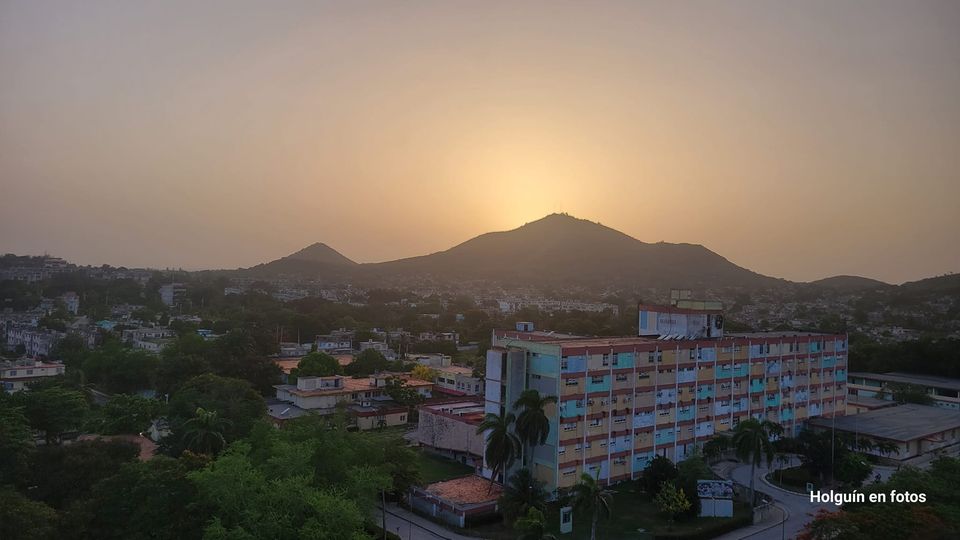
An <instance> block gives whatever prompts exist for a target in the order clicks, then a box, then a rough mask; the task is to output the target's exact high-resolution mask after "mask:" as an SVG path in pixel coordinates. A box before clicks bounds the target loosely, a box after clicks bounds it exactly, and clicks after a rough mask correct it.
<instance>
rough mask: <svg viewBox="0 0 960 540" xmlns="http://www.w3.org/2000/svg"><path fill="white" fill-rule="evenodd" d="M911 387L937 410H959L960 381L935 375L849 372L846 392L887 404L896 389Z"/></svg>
mask: <svg viewBox="0 0 960 540" xmlns="http://www.w3.org/2000/svg"><path fill="white" fill-rule="evenodd" d="M902 386H914V387H917V388H920V389H922V390H923V392H925V393H926V394H927V395H929V396H930V399H931V400H932V401H933V404H934V405H935V406H937V407H941V408H944V409H950V410H954V411H960V379H950V378H947V377H937V376H935V375H915V374H913V373H898V372H890V373H866V372H863V371H856V372H853V373H850V381H849V384H848V386H847V391H848V392H849V393H850V395H851V398H852V397H853V396H856V397H857V398H859V399H862V398H877V399H883V400H887V401H892V400H893V399H894V397H895V396H894V395H893V394H894V393H895V391H896V390H897V389H898V387H902Z"/></svg>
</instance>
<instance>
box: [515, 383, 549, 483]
mask: <svg viewBox="0 0 960 540" xmlns="http://www.w3.org/2000/svg"><path fill="white" fill-rule="evenodd" d="M556 402H557V397H556V396H541V395H540V392H538V391H536V390H533V389H530V390H524V391H523V392H522V393H521V394H520V397H519V398H517V400H516V402H514V404H513V408H514V409H517V410H519V411H520V414H519V415H518V416H517V424H516V432H517V437H518V438H519V439H520V443H521V445H522V446H521V456H520V457H521V460H520V461H521V464H523V465H526V463H524V462H525V461H526V459H525V458H526V454H525V451H524V449H525V448H526V447H528V446H529V447H533V446H535V445H538V444H543V443H545V442H547V437H548V436H549V435H550V419H549V418H547V414H546V411H545V410H544V409H545V408H546V407H547V405H550V404H552V403H556Z"/></svg>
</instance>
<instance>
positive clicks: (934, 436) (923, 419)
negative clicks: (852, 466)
mask: <svg viewBox="0 0 960 540" xmlns="http://www.w3.org/2000/svg"><path fill="white" fill-rule="evenodd" d="M809 424H810V427H812V428H813V429H815V430H821V431H823V430H836V431H839V432H843V433H847V434H849V435H850V436H851V437H869V438H870V439H873V440H876V441H888V442H892V443H894V444H896V445H897V450H898V451H897V452H895V453H892V454H890V453H887V454H883V453H881V452H878V451H876V450H869V451H867V453H871V454H874V455H878V456H883V457H887V458H890V459H894V460H897V461H907V460H910V459H914V458H917V457H919V456H922V455H924V454H930V453H933V452H937V451H946V452H951V451H952V453H954V454H956V453H957V452H958V451H960V414H957V413H956V412H954V411H950V410H944V409H943V408H941V407H931V406H928V405H916V404H912V403H908V404H905V405H898V406H896V407H887V408H882V409H877V410H873V411H868V412H864V413H860V414H855V415H851V416H836V417H835V418H813V419H811V420H810V421H809Z"/></svg>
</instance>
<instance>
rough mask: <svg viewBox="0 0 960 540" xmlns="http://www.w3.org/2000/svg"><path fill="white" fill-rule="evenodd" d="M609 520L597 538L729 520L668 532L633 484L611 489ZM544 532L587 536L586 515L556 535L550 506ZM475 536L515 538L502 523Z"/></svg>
mask: <svg viewBox="0 0 960 540" xmlns="http://www.w3.org/2000/svg"><path fill="white" fill-rule="evenodd" d="M612 489H613V491H614V495H613V508H612V517H611V518H610V519H609V520H604V519H601V520H600V522H599V523H598V525H597V537H598V538H600V539H601V540H606V539H610V540H613V539H616V540H629V539H648V538H652V536H650V535H644V534H642V533H640V532H639V531H638V529H644V530H646V531H647V532H652V533H653V534H654V535H681V534H692V533H698V532H703V531H706V530H709V529H713V528H715V527H718V526H720V525H723V524H725V523H727V522H729V521H730V519H731V518H696V519H694V520H692V521H686V522H676V523H674V524H673V526H672V528H670V529H669V530H668V523H667V520H666V519H663V518H662V517H661V516H660V515H659V513H658V511H657V507H656V505H655V504H654V503H653V501H652V500H651V499H650V497H648V496H647V495H646V494H645V493H641V492H640V491H639V489H638V488H637V484H636V482H625V483H623V484H620V485H617V486H614V487H613V488H612ZM749 514H750V510H749V508H747V506H746V505H740V504H738V505H736V506H735V507H734V516H735V517H739V516H748V515H749ZM547 524H548V529H549V531H550V532H551V533H553V534H555V535H556V536H557V538H559V539H560V540H574V539H577V540H579V539H581V538H589V537H590V516H586V515H575V516H574V518H573V524H574V527H573V534H564V535H561V534H560V507H559V506H557V505H551V506H550V508H549V512H548V513H547ZM470 532H471V533H472V534H477V535H480V536H484V537H487V538H492V539H494V540H507V539H513V538H516V532H514V531H511V530H510V529H508V528H507V527H506V526H505V525H503V524H496V525H486V526H482V527H478V528H475V529H472V530H471V531H470Z"/></svg>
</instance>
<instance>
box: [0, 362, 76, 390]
mask: <svg viewBox="0 0 960 540" xmlns="http://www.w3.org/2000/svg"><path fill="white" fill-rule="evenodd" d="M64 371H65V368H64V366H63V364H60V363H55V362H40V361H37V360H13V361H4V362H0V388H3V389H4V390H6V391H7V392H11V393H12V392H17V391H20V390H23V389H24V388H26V385H28V384H30V383H32V382H36V381H39V380H40V379H43V378H45V377H56V376H57V375H63V373H64Z"/></svg>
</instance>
